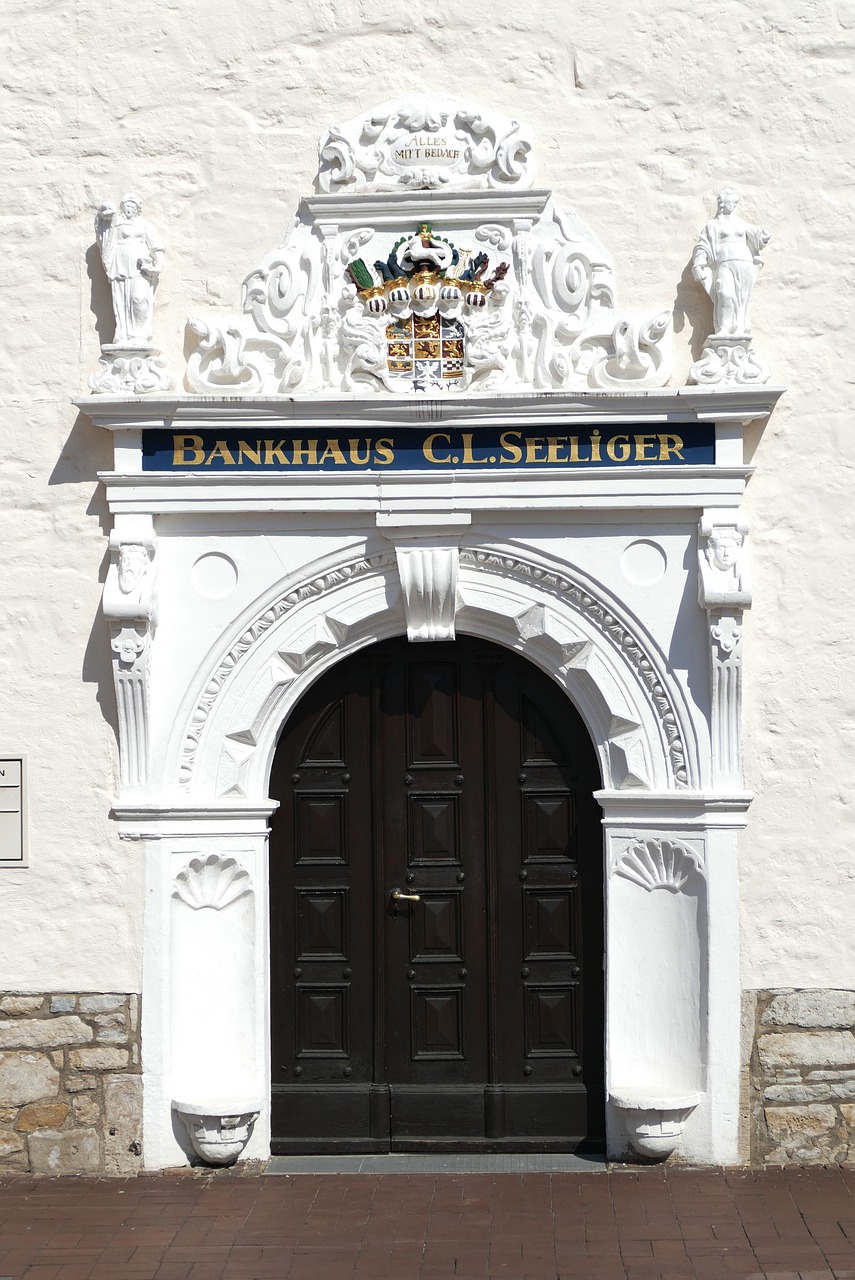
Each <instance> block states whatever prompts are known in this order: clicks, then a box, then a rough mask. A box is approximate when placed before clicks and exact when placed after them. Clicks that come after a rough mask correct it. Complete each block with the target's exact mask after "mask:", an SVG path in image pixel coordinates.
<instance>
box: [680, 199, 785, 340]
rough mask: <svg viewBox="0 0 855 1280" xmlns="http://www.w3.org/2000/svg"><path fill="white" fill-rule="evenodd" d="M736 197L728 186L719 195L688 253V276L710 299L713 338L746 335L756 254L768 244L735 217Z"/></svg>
mask: <svg viewBox="0 0 855 1280" xmlns="http://www.w3.org/2000/svg"><path fill="white" fill-rule="evenodd" d="M738 202H739V196H738V195H737V194H736V192H735V191H734V190H733V189H732V187H725V189H724V191H722V192H720V193H719V197H718V211H717V213H716V216H715V217H714V218H713V219H712V221H711V222H708V223H707V225H706V226H705V227H704V229H703V231H702V232H701V234H700V235H699V237H698V242H697V244H696V245H695V248H694V252H693V253H692V275H693V276H694V278H695V279H696V280H697V281H699V282H700V283H701V284H702V285H703V286H704V288H705V289H706V291H707V293H708V294H709V295H710V297H711V298H712V304H713V328H714V330H715V332H714V334H713V337H716V338H724V337H730V336H731V335H734V334H737V335H739V336H747V335H748V334H749V333H750V332H751V330H750V326H749V322H748V304H749V302H750V300H751V290H752V289H753V288H754V281H755V280H756V279H757V272H758V271H759V269H760V267H761V266H762V265H763V263H762V261H761V259H760V257H759V253H760V250H761V249H763V248H765V246H766V245H767V244H768V243H769V235H768V233H767V232H766V231H764V230H763V228H762V227H750V226H749V225H748V223H747V222H743V220H742V218H739V217H737V216H736V213H735V209H736V206H737V204H738Z"/></svg>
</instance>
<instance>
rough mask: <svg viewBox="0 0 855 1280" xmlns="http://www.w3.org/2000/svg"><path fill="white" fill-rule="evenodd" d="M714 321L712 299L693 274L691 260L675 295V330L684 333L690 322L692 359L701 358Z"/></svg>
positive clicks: (681, 277)
mask: <svg viewBox="0 0 855 1280" xmlns="http://www.w3.org/2000/svg"><path fill="white" fill-rule="evenodd" d="M711 323H712V309H711V306H710V300H709V298H708V297H707V295H706V293H705V291H704V289H703V287H702V286H701V285H699V284H698V282H697V280H696V279H695V278H694V276H693V275H692V264H691V261H689V262H687V263H686V265H685V267H684V268H683V274H682V275H681V276H680V280H679V283H678V285H677V292H676V294H675V295H674V332H675V333H682V332H683V330H684V329H685V328H686V325H687V324H688V325H689V327H690V328H691V331H692V333H691V337H690V339H689V350H690V351H691V353H692V360H700V358H701V353H702V351H703V349H704V342H705V341H706V340H707V338H708V337H709V333H710V326H711Z"/></svg>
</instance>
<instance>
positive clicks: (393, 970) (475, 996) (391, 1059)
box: [270, 638, 604, 1152]
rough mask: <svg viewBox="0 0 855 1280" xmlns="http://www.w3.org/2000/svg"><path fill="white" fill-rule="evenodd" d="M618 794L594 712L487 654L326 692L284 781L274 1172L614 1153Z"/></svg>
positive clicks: (352, 677)
mask: <svg viewBox="0 0 855 1280" xmlns="http://www.w3.org/2000/svg"><path fill="white" fill-rule="evenodd" d="M599 784H600V780H599V774H598V771H597V766H596V758H595V755H594V752H593V748H592V746H591V742H590V739H589V737H588V734H587V731H586V730H585V727H584V725H583V723H582V721H581V719H580V717H579V715H578V713H577V712H576V711H575V709H574V708H573V706H572V704H571V703H570V702H569V701H568V700H567V699H566V698H564V697H563V696H562V694H561V693H560V691H559V689H558V688H557V686H556V685H555V684H554V683H553V682H552V681H551V680H549V679H548V678H547V677H546V676H545V675H543V674H542V673H541V672H539V671H538V670H537V669H536V668H534V667H532V666H531V665H530V664H529V663H527V662H526V661H524V660H523V659H522V658H520V657H519V656H517V655H516V654H514V653H512V652H510V651H508V650H505V649H501V648H499V647H498V646H495V645H490V644H488V643H485V642H483V641H478V640H473V639H469V638H465V639H460V640H457V641H456V642H454V643H453V644H452V643H444V644H434V645H431V644H415V645H412V644H408V643H407V642H406V641H404V640H395V641H390V642H388V643H384V644H382V645H377V646H374V647H372V648H371V649H369V650H366V651H364V652H363V653H360V654H358V655H356V656H355V657H353V658H350V659H348V660H346V661H345V662H342V663H340V664H339V665H338V666H337V667H335V668H334V669H333V670H332V671H330V672H329V673H328V674H327V675H326V676H324V677H322V678H321V679H320V680H319V681H318V682H317V684H316V685H315V686H313V688H312V689H311V690H309V692H308V693H307V694H306V695H305V697H304V698H303V699H302V701H301V702H300V704H299V706H298V707H297V708H296V710H295V712H294V714H293V715H292V717H291V719H290V720H289V722H288V724H287V726H286V728H285V731H284V733H283V735H282V738H281V739H280V742H279V746H278V748H277V751H276V758H275V761H274V766H273V773H272V777H271V795H272V796H273V797H274V798H276V799H278V800H279V801H280V809H279V810H278V812H277V814H276V815H275V817H274V819H273V822H272V831H271V840H270V879H271V955H272V962H271V964H272V968H271V978H272V1007H273V1027H272V1054H273V1106H272V1122H273V1139H272V1149H273V1151H274V1152H289V1151H336V1150H337V1151H372V1150H375V1151H376V1150H390V1149H392V1150H395V1149H397V1150H419V1149H431V1150H440V1149H446V1150H453V1149H457V1150H464V1149H481V1150H491V1149H492V1150H500V1149H505V1150H509V1149H511V1150H512V1149H516V1150H573V1149H576V1148H578V1147H579V1146H580V1145H581V1144H583V1143H584V1144H586V1145H588V1146H590V1147H596V1146H598V1145H601V1143H602V1139H603V1124H604V1120H603V1111H604V1104H603V1057H604V1049H603V969H602V958H603V891H602V880H603V871H602V836H601V831H600V824H599V810H598V807H597V805H596V802H595V801H594V800H593V798H592V792H593V791H594V790H595V789H596V788H597V787H598V786H599Z"/></svg>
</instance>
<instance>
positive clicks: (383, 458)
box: [374, 440, 395, 467]
mask: <svg viewBox="0 0 855 1280" xmlns="http://www.w3.org/2000/svg"><path fill="white" fill-rule="evenodd" d="M394 461H395V447H394V441H392V440H375V441H374V465H375V467H391V465H392V463H393V462H394Z"/></svg>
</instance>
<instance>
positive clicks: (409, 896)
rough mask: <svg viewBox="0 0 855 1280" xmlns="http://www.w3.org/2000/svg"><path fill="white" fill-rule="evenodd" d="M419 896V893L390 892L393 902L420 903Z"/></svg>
mask: <svg viewBox="0 0 855 1280" xmlns="http://www.w3.org/2000/svg"><path fill="white" fill-rule="evenodd" d="M421 900H422V898H421V894H419V893H402V892H401V890H400V889H393V890H392V901H393V902H421Z"/></svg>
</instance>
